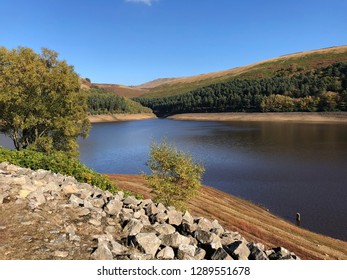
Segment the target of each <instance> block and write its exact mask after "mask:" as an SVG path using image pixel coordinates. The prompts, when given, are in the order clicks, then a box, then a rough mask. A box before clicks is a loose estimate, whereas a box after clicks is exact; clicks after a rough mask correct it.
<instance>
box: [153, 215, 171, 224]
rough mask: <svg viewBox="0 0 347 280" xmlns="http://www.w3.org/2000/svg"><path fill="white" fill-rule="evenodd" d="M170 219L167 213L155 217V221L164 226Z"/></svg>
mask: <svg viewBox="0 0 347 280" xmlns="http://www.w3.org/2000/svg"><path fill="white" fill-rule="evenodd" d="M168 218H169V216H168V215H167V214H166V213H164V212H160V213H158V214H156V215H155V216H154V221H156V222H158V223H161V224H163V223H165V222H166V221H167V219H168Z"/></svg>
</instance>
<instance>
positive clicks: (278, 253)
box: [268, 247, 291, 260]
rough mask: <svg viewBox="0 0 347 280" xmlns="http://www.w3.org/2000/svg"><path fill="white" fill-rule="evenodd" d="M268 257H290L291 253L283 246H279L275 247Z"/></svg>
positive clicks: (273, 258) (276, 258)
mask: <svg viewBox="0 0 347 280" xmlns="http://www.w3.org/2000/svg"><path fill="white" fill-rule="evenodd" d="M268 257H269V259H270V260H279V259H288V258H289V259H290V258H291V253H290V252H289V251H288V250H287V249H285V248H283V247H277V248H273V252H271V253H270V254H269V255H268Z"/></svg>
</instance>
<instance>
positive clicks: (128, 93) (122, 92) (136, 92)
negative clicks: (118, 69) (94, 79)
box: [92, 83, 148, 98]
mask: <svg viewBox="0 0 347 280" xmlns="http://www.w3.org/2000/svg"><path fill="white" fill-rule="evenodd" d="M92 87H94V88H99V89H103V90H106V91H108V92H113V93H116V94H117V95H119V96H123V97H127V98H133V97H138V96H141V95H143V94H146V93H147V92H148V90H147V89H145V88H138V87H130V86H124V85H117V84H95V83H93V84H92Z"/></svg>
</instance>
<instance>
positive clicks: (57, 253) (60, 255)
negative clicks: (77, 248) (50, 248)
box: [53, 251, 69, 258]
mask: <svg viewBox="0 0 347 280" xmlns="http://www.w3.org/2000/svg"><path fill="white" fill-rule="evenodd" d="M68 255H69V252H66V251H55V252H54V253H53V256H54V257H58V258H66V257H67V256H68Z"/></svg>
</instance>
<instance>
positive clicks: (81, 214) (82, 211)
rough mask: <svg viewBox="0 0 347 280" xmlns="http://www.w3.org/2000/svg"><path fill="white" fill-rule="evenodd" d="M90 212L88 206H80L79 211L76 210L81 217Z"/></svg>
mask: <svg viewBox="0 0 347 280" xmlns="http://www.w3.org/2000/svg"><path fill="white" fill-rule="evenodd" d="M89 214H90V210H89V209H88V208H84V207H83V208H82V209H81V211H79V212H78V216H80V217H83V216H87V215H89Z"/></svg>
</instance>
